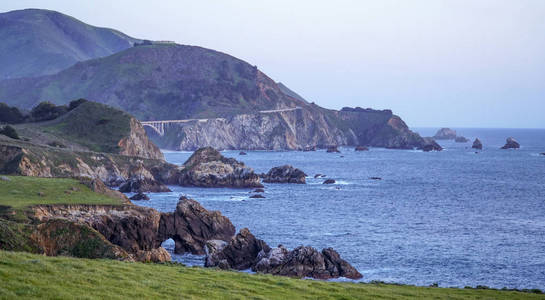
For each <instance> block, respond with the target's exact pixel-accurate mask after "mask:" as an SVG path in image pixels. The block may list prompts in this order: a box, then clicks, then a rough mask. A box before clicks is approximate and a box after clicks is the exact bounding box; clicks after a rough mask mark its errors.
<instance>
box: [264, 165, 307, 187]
mask: <svg viewBox="0 0 545 300" xmlns="http://www.w3.org/2000/svg"><path fill="white" fill-rule="evenodd" d="M306 176H307V174H305V172H303V171H301V170H299V169H297V168H294V167H293V166H290V165H283V166H280V167H274V168H272V169H270V170H269V172H267V173H266V174H262V176H261V177H262V178H263V182H267V183H299V184H304V183H306Z"/></svg>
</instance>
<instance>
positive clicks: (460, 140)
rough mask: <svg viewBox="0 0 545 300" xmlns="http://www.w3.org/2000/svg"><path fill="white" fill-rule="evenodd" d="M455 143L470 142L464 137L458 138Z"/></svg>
mask: <svg viewBox="0 0 545 300" xmlns="http://www.w3.org/2000/svg"><path fill="white" fill-rule="evenodd" d="M454 141H455V142H456V143H467V142H469V140H468V139H466V138H465V137H463V136H457V137H456V138H455V139H454Z"/></svg>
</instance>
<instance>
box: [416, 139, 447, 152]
mask: <svg viewBox="0 0 545 300" xmlns="http://www.w3.org/2000/svg"><path fill="white" fill-rule="evenodd" d="M418 150H422V151H424V152H430V151H441V150H443V147H441V146H440V145H439V144H438V143H437V142H436V141H434V140H433V139H432V138H424V144H423V146H422V147H419V148H418Z"/></svg>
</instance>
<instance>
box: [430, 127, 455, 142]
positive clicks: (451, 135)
mask: <svg viewBox="0 0 545 300" xmlns="http://www.w3.org/2000/svg"><path fill="white" fill-rule="evenodd" d="M433 138H434V139H436V140H453V139H455V138H456V131H455V130H452V129H450V128H441V129H439V130H438V131H437V133H436V134H435V135H434V136H433Z"/></svg>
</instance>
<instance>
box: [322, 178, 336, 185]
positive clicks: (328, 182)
mask: <svg viewBox="0 0 545 300" xmlns="http://www.w3.org/2000/svg"><path fill="white" fill-rule="evenodd" d="M334 183H335V179H326V180H325V181H324V182H323V183H322V184H334Z"/></svg>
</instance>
